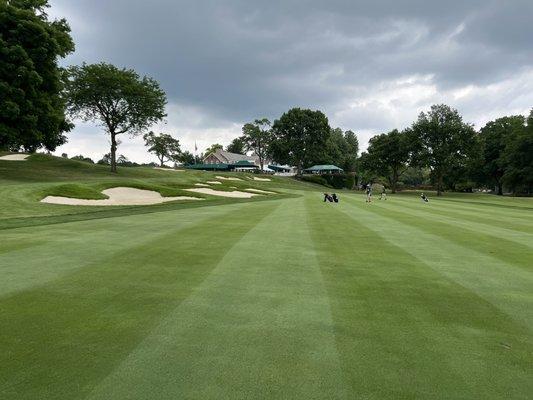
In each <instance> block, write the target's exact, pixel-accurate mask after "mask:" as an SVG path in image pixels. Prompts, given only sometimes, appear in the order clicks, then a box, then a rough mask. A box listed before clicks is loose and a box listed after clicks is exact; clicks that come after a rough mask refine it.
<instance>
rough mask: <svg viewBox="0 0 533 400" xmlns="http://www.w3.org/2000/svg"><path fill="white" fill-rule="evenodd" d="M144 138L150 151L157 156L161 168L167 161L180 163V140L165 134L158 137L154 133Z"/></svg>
mask: <svg viewBox="0 0 533 400" xmlns="http://www.w3.org/2000/svg"><path fill="white" fill-rule="evenodd" d="M143 138H144V142H145V144H146V146H147V147H148V151H149V152H150V153H154V154H155V155H156V157H157V158H158V160H159V163H160V165H161V167H163V166H164V165H165V162H166V161H174V162H177V161H179V159H180V154H181V149H180V142H179V140H177V139H174V138H173V137H172V136H170V135H169V134H165V133H161V134H159V136H157V135H156V134H155V133H154V132H149V133H147V134H146V135H144V137H143Z"/></svg>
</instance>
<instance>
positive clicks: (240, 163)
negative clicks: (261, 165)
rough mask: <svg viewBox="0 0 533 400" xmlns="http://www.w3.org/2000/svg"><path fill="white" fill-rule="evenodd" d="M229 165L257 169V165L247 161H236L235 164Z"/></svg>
mask: <svg viewBox="0 0 533 400" xmlns="http://www.w3.org/2000/svg"><path fill="white" fill-rule="evenodd" d="M231 165H232V166H236V167H257V165H255V164H254V163H253V162H250V161H248V160H241V161H237V162H236V163H234V164H231Z"/></svg>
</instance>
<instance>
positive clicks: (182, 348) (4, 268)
mask: <svg viewBox="0 0 533 400" xmlns="http://www.w3.org/2000/svg"><path fill="white" fill-rule="evenodd" d="M231 184H234V183H233V182H232V183H231ZM273 185H274V186H263V188H264V187H268V188H269V189H270V190H272V188H275V187H276V186H275V183H273ZM301 189H305V190H296V189H295V188H294V187H293V188H292V189H286V190H287V191H289V192H291V194H292V196H293V197H291V198H277V199H276V198H273V199H271V200H269V201H246V202H233V203H225V204H217V203H215V204H211V205H209V202H205V203H206V204H207V205H203V206H201V207H191V206H189V207H188V208H176V209H156V210H155V211H153V212H149V213H133V212H129V213H126V214H125V215H122V214H121V212H120V211H119V210H121V208H119V209H117V211H116V213H117V215H116V216H113V215H112V214H110V213H109V211H108V212H107V214H102V216H105V218H100V217H98V214H97V215H92V216H91V217H90V218H89V217H87V219H84V220H81V221H72V222H69V220H68V218H69V216H68V215H64V216H63V217H64V218H65V221H61V219H58V218H61V216H59V217H56V219H54V220H53V221H52V222H53V223H47V222H46V221H43V220H42V219H39V218H36V219H35V221H36V225H35V226H27V225H28V223H26V224H23V226H21V227H19V228H10V227H9V225H8V226H6V227H5V229H3V230H1V231H0V235H1V236H2V241H1V243H0V267H1V274H2V279H1V280H0V310H1V312H0V327H1V330H0V398H2V399H178V398H194V399H244V398H249V399H255V398H274V399H278V398H279V399H337V398H338V399H354V398H361V399H414V398H424V399H427V398H432V399H437V398H439V399H449V398H465V399H502V398H513V399H526V398H530V396H531V393H533V365H532V361H531V360H533V335H532V333H533V271H532V266H533V219H532V212H533V203H532V202H531V200H530V199H515V198H497V197H495V196H488V195H457V194H455V195H454V194H450V195H447V196H445V197H443V198H442V199H431V202H430V203H429V204H425V203H422V202H420V200H419V199H418V198H417V197H415V196H411V195H397V196H390V197H389V199H388V200H387V201H382V202H380V201H375V202H374V203H372V204H365V202H364V197H363V196H362V195H359V194H347V192H346V193H342V194H341V195H340V196H341V202H340V203H339V204H329V203H323V202H322V193H321V192H320V189H319V188H318V187H317V189H311V190H310V188H308V187H303V186H302V188H301ZM43 207H50V206H44V205H43ZM59 207H61V206H59ZM30 222H31V221H30Z"/></svg>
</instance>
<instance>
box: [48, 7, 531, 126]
mask: <svg viewBox="0 0 533 400" xmlns="http://www.w3.org/2000/svg"><path fill="white" fill-rule="evenodd" d="M52 7H53V15H59V14H64V15H65V16H66V17H67V19H69V20H70V21H71V25H72V28H73V34H74V36H75V39H76V42H77V52H76V54H75V55H74V56H72V57H70V58H69V60H68V63H79V62H82V61H87V62H96V61H102V60H105V61H109V62H112V63H114V64H117V65H120V66H128V67H132V68H134V69H136V70H138V71H139V72H141V73H145V74H148V75H150V76H153V77H154V78H156V79H158V80H159V81H160V82H161V84H162V85H163V87H164V89H165V90H166V91H167V94H168V96H169V100H170V101H171V102H173V103H176V104H182V105H185V106H192V107H196V108H197V109H199V110H203V111H204V112H205V113H206V114H208V115H209V118H205V119H204V123H205V126H206V127H213V126H215V125H217V124H218V123H220V121H227V122H237V123H240V122H242V121H247V120H250V119H252V118H255V117H259V116H268V117H271V118H272V117H277V116H279V114H280V113H281V112H283V111H285V110H286V109H287V108H289V107H291V106H304V107H312V108H321V109H324V110H325V111H326V112H328V115H334V114H335V113H336V112H338V111H339V112H340V111H341V110H342V109H343V108H346V107H347V105H348V104H349V103H350V102H353V101H356V102H357V100H358V99H359V98H360V96H369V93H371V92H372V91H375V90H379V87H380V85H382V84H383V83H384V82H394V81H396V80H402V79H406V78H409V77H416V76H419V77H427V76H430V77H431V82H432V84H433V85H434V86H435V88H436V90H437V91H440V90H442V91H449V90H454V89H456V88H461V87H464V86H467V85H477V86H483V85H489V84H492V83H495V82H498V81H502V80H506V79H509V78H510V77H512V76H513V75H515V74H518V73H522V72H524V71H528V70H530V69H531V67H532V65H533V52H532V51H531V50H532V46H531V43H533V30H532V29H531V28H530V24H529V21H528V19H529V18H530V15H532V14H533V2H532V1H530V0H510V1H499V0H495V1H487V0H471V1H464V0H463V1H456V0H450V1H428V0H425V1H422V0H415V1H396V0H386V1H385V0H382V1H353V0H333V1H311V0H307V1H306V0H301V1H287V0H284V1H281V0H275V1H259V0H235V1H220V0H219V1H214V0H213V1H174V0H152V1H141V0H133V1H132V0H114V1H107V0H76V1H72V0H52ZM424 79H425V78H424ZM378 108H379V107H378ZM364 110H365V107H363V108H360V109H359V112H357V110H356V111H355V112H354V114H365V113H364V112H361V111H364ZM370 119H371V120H372V121H374V120H375V119H376V118H375V117H371V118H370ZM389 119H390V116H384V120H389ZM350 121H352V118H350ZM354 122H355V121H354ZM363 125H365V124H364V123H363ZM371 125H372V126H367V127H365V126H362V127H358V126H350V127H346V128H352V129H358V128H361V129H365V128H368V129H373V128H375V127H374V126H373V125H375V124H371ZM383 128H385V126H384V127H383Z"/></svg>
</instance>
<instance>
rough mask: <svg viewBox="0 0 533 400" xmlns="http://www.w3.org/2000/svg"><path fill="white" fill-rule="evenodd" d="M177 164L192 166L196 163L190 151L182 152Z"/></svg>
mask: <svg viewBox="0 0 533 400" xmlns="http://www.w3.org/2000/svg"><path fill="white" fill-rule="evenodd" d="M179 162H181V163H183V164H184V165H193V164H195V163H196V160H195V158H194V155H193V154H192V153H191V152H190V151H183V152H182V153H181V154H180V156H179Z"/></svg>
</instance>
